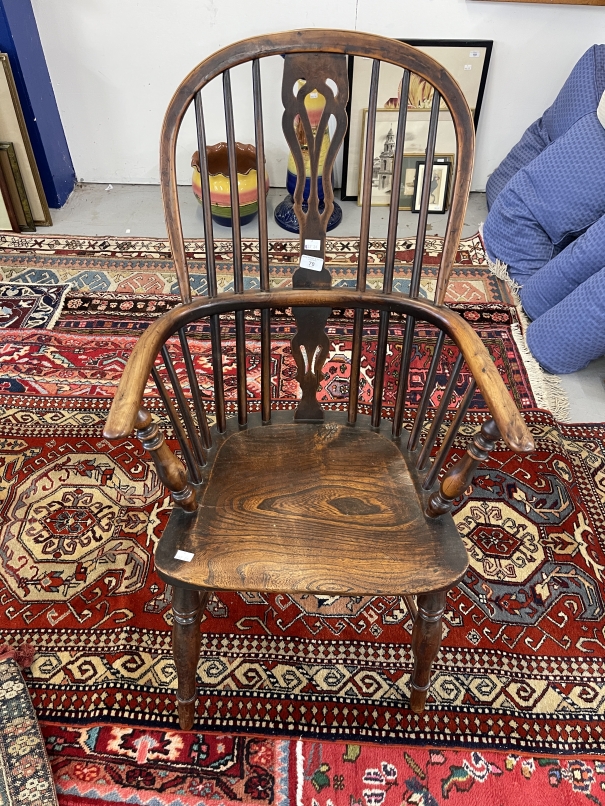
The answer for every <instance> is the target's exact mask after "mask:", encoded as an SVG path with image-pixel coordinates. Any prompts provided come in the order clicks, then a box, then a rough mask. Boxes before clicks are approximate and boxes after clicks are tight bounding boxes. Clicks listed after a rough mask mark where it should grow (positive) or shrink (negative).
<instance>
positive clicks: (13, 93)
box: [0, 53, 53, 227]
mask: <svg viewBox="0 0 605 806" xmlns="http://www.w3.org/2000/svg"><path fill="white" fill-rule="evenodd" d="M0 63H1V65H2V69H1V70H0V141H1V142H4V143H12V144H13V146H14V149H15V154H16V157H17V162H18V165H19V168H20V171H21V176H22V179H23V185H24V187H25V191H26V193H27V198H28V201H29V205H30V209H31V213H32V217H33V221H34V224H35V225H36V226H42V227H50V226H52V223H53V222H52V218H51V216H50V209H49V207H48V202H47V201H46V195H45V193H44V188H43V186H42V180H41V178H40V172H39V171H38V166H37V165H36V158H35V156H34V152H33V149H32V145H31V142H30V139H29V134H28V132H27V126H26V125H25V118H24V117H23V111H22V109H21V102H20V101H19V95H18V93H17V87H16V85H15V79H14V78H13V71H12V70H11V66H10V62H9V59H8V55H7V54H6V53H0Z"/></svg>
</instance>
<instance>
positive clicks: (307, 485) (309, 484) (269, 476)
mask: <svg viewBox="0 0 605 806" xmlns="http://www.w3.org/2000/svg"><path fill="white" fill-rule="evenodd" d="M425 497H426V494H424V493H423V492H422V491H421V489H420V485H419V483H418V481H417V478H416V475H415V472H414V471H413V470H410V468H409V467H408V465H407V464H406V461H405V458H404V455H403V454H402V452H401V451H400V450H399V448H398V446H397V444H396V443H395V442H393V441H392V440H391V439H390V438H389V437H387V436H386V435H383V434H381V433H378V432H376V431H370V430H366V429H362V428H358V427H348V426H346V425H340V424H337V423H326V424H311V423H296V424H295V423H292V422H290V423H288V424H275V425H267V426H259V427H252V428H248V429H247V430H245V431H239V432H236V433H233V434H232V435H231V436H228V437H227V438H226V439H225V440H224V441H223V442H222V444H221V445H220V446H219V448H218V451H217V454H216V456H215V459H214V462H213V464H212V467H211V468H210V470H209V472H208V474H207V479H206V481H205V483H204V484H203V486H202V487H201V488H200V499H201V501H200V504H199V506H198V509H197V511H196V512H194V513H186V512H184V511H183V510H182V509H179V508H175V509H174V510H173V512H172V515H171V517H170V520H169V522H168V525H167V527H166V529H165V531H164V534H163V535H162V537H161V539H160V541H159V543H158V546H157V550H156V557H155V562H156V568H157V571H158V573H159V574H160V576H161V577H162V578H163V579H164V580H165V581H167V582H169V583H170V584H175V585H178V586H181V587H185V588H205V589H209V590H251V591H257V590H263V591H273V592H284V593H288V592H290V593H295V592H312V593H327V594H334V595H336V594H342V595H346V594H353V593H355V594H366V595H372V594H381V595H400V594H414V593H420V592H427V591H432V590H440V589H445V588H449V587H451V586H452V585H453V584H455V583H456V582H457V581H458V580H459V579H460V578H461V577H462V575H463V574H464V572H465V570H466V567H467V564H468V557H467V553H466V550H465V548H464V544H463V543H462V540H461V538H460V536H459V534H458V532H457V530H456V527H455V525H454V522H453V520H452V518H451V516H449V515H447V516H442V517H441V518H437V519H431V518H427V517H426V516H425V514H424V506H425V502H424V500H423V499H425ZM183 552H184V553H183Z"/></svg>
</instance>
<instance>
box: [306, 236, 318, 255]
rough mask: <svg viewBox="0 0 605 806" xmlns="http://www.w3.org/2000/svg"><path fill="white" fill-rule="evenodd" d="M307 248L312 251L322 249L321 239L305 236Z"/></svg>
mask: <svg viewBox="0 0 605 806" xmlns="http://www.w3.org/2000/svg"><path fill="white" fill-rule="evenodd" d="M305 249H310V250H311V252H318V251H319V250H320V249H321V241H316V240H314V239H313V238H305Z"/></svg>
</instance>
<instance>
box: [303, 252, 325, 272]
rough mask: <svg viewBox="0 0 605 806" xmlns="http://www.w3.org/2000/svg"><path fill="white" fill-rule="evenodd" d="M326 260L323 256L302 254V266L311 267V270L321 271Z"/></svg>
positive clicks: (304, 267)
mask: <svg viewBox="0 0 605 806" xmlns="http://www.w3.org/2000/svg"><path fill="white" fill-rule="evenodd" d="M323 265H324V260H323V258H322V257H311V255H301V256H300V268H301V269H311V271H321V270H322V269H323Z"/></svg>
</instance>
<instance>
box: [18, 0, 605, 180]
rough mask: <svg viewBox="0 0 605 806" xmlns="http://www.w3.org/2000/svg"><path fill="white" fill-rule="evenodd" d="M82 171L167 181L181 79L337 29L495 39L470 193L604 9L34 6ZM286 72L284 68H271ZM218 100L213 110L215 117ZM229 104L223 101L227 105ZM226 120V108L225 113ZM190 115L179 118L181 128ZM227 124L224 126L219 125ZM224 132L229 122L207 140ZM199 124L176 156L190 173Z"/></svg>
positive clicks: (365, 2) (541, 102) (275, 99)
mask: <svg viewBox="0 0 605 806" xmlns="http://www.w3.org/2000/svg"><path fill="white" fill-rule="evenodd" d="M32 4H33V7H34V12H35V15H36V19H37V22H38V27H39V31H40V37H41V39H42V45H43V47H44V51H45V54H46V59H47V62H48V67H49V71H50V76H51V79H52V82H53V86H54V89H55V93H56V96H57V102H58V105H59V110H60V112H61V117H62V119H63V125H64V127H65V132H66V135H67V140H68V143H69V147H70V150H71V155H72V159H73V161H74V165H75V168H76V174H77V176H78V179H80V180H81V181H85V182H136V183H157V182H158V167H157V163H158V142H159V133H160V127H161V123H162V118H163V114H164V111H165V109H166V106H167V104H168V101H169V100H170V97H171V95H172V93H173V91H174V89H175V88H176V86H177V85H178V83H179V81H180V80H181V79H182V78H183V77H184V76H185V75H186V74H187V73H188V72H189V70H191V68H192V67H194V66H195V65H196V64H197V63H198V62H199V61H201V60H202V59H203V58H205V57H206V56H208V55H209V54H210V53H212V52H213V51H215V50H217V49H218V48H219V47H222V46H224V45H226V44H229V43H231V42H234V41H236V40H238V39H242V38H244V37H248V36H253V35H255V34H262V33H266V32H269V31H280V30H289V29H294V28H297V29H298V28H304V27H327V28H330V27H333V28H345V29H357V30H360V31H369V32H372V33H379V34H383V35H386V36H393V37H397V38H435V39H439V38H442V39H445V38H465V39H471V38H477V39H493V40H494V51H493V55H492V63H491V67H490V74H489V77H488V83H487V88H486V93H485V97H484V104H483V109H482V113H481V120H480V123H479V131H478V140H477V159H476V165H475V176H474V180H473V187H474V189H476V190H481V189H484V188H485V182H486V179H487V176H488V174H489V173H490V172H491V171H492V170H493V169H494V168H495V167H496V166H497V165H498V163H499V162H500V160H501V159H502V157H504V155H505V154H506V153H507V151H508V150H509V148H510V147H511V146H512V145H513V144H514V143H515V142H516V141H517V140H518V139H519V137H520V135H521V134H522V132H523V131H524V129H525V128H526V127H527V126H528V125H529V124H530V123H531V122H532V121H533V120H535V119H536V118H537V117H539V116H540V114H541V113H542V112H543V111H544V109H545V108H546V107H547V106H548V105H549V104H550V103H551V102H552V100H553V99H554V97H555V96H556V94H557V92H558V89H559V88H560V86H561V84H562V83H563V81H564V80H565V78H566V77H567V75H568V74H569V72H570V70H571V68H572V67H573V65H574V64H575V62H576V61H577V60H578V59H579V57H580V56H581V55H582V53H584V51H585V50H586V49H587V48H588V47H590V45H592V44H595V43H597V42H598V43H601V42H605V9H603V8H602V7H598V6H578V5H569V6H566V5H548V4H533V3H509V2H485V0H304V2H302V3H296V2H292V1H291V0H286V1H285V2H284V0H246V2H244V0H33V3H32ZM276 67H277V65H276ZM265 73H266V76H267V85H266V86H264V88H263V89H264V100H265V109H266V116H267V117H266V128H267V130H268V131H269V130H271V131H272V132H274V135H272V136H270V137H269V141H268V144H267V157H268V169H269V174H270V177H271V182H272V184H273V185H281V184H283V183H284V178H285V165H286V159H287V150H286V148H285V143H284V141H283V137H282V136H281V133H280V123H279V121H280V118H281V100H280V92H279V78H278V76H279V69H272V68H271V66H270V65H268V66H267V69H266V71H265ZM246 79H247V77H245V78H244V77H242V76H235V77H234V99H235V105H236V115H237V116H236V136H237V138H238V139H240V140H246V139H247V141H248V142H250V141H251V140H252V130H251V128H250V126H251V107H250V105H249V104H248V105H247V106H240V100H241V99H242V98H243V95H244V90H245V86H244V85H245V83H246ZM212 106H213V103H212V97H210V98H209V99H208V105H207V118H211V117H212ZM221 110H222V107H221ZM221 114H222V111H221ZM185 125H186V123H185V124H184V126H185ZM215 125H218V124H215ZM213 139H216V140H219V139H222V137H221V131H220V126H219V127H218V128H216V129H215V130H214V131H211V132H210V136H209V141H210V142H212V141H213ZM195 147H196V146H195V140H194V134H193V127H192V126H191V127H190V129H189V133H188V135H187V136H186V137H185V139H184V142H183V145H182V150H181V153H180V164H181V166H182V171H181V172H180V173H181V176H182V178H183V180H184V181H187V177H188V175H189V170H188V158H189V156H190V155H191V153H192V151H193V150H195Z"/></svg>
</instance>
